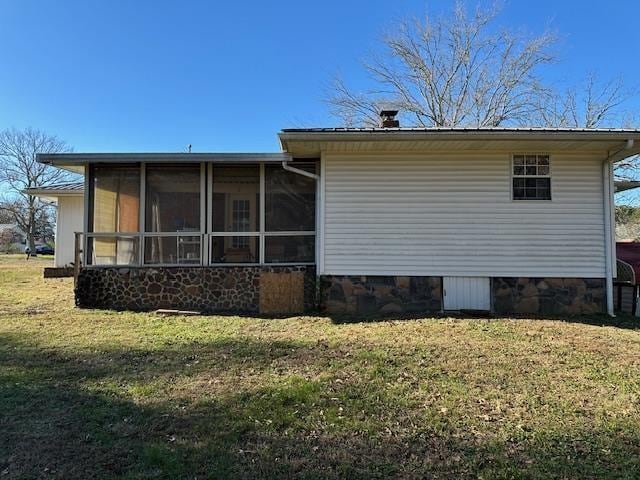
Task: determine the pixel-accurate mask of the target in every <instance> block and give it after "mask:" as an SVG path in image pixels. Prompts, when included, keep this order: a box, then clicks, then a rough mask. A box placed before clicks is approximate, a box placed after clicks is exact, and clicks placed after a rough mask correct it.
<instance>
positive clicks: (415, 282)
mask: <svg viewBox="0 0 640 480" xmlns="http://www.w3.org/2000/svg"><path fill="white" fill-rule="evenodd" d="M320 298H321V308H322V309H323V311H325V312H327V313H329V314H361V315H375V314H401V313H420V312H438V311H440V310H441V309H442V279H441V278H440V277H408V276H371V275H369V276H342V275H329V276H324V277H322V281H321V293H320Z"/></svg>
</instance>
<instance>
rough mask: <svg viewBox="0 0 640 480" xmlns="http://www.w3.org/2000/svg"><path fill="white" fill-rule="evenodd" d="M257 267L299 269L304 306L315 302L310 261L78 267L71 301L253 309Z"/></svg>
mask: <svg viewBox="0 0 640 480" xmlns="http://www.w3.org/2000/svg"><path fill="white" fill-rule="evenodd" d="M261 272H279V273H289V272H303V273H304V308H305V311H312V310H315V308H316V277H315V267H312V266H292V267H285V266H282V267H278V266H273V267H260V266H247V267H142V268H139V267H131V268H125V267H99V268H83V269H81V270H80V273H79V276H78V282H77V285H76V290H75V295H76V305H77V306H79V307H85V308H107V309H112V310H139V311H140V310H142V311H144V310H156V309H160V308H166V309H179V310H195V311H198V312H208V313H216V312H218V313H221V312H229V313H258V312H259V302H260V273H261Z"/></svg>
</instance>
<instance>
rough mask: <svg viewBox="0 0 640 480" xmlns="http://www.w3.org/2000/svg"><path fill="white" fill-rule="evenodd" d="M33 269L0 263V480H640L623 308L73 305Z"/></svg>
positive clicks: (633, 368) (635, 365) (631, 341)
mask: <svg viewBox="0 0 640 480" xmlns="http://www.w3.org/2000/svg"><path fill="white" fill-rule="evenodd" d="M48 262H50V260H43V259H41V258H38V259H32V260H30V261H29V262H26V261H25V260H24V258H23V256H0V478H2V479H4V478H12V479H13V478H16V479H17V478H20V479H29V478H59V479H76V478H78V479H80V478H82V479H85V478H128V479H154V478H166V479H182V478H184V479H196V478H197V479H202V478H225V479H226V478H247V479H250V478H318V479H319V478H350V479H360V478H362V479H371V478H446V479H450V478H484V479H492V478H541V479H543V478H544V479H547V478H629V479H631V478H639V477H640V325H638V324H635V323H633V322H632V321H630V320H629V319H626V320H624V319H621V320H617V321H616V322H609V321H608V320H607V319H606V318H604V317H602V318H591V319H583V321H567V322H563V321H551V320H509V319H501V320H491V321H488V320H473V319H424V320H406V321H391V322H379V323H349V324H335V323H333V322H332V321H331V320H330V319H328V318H319V317H296V318H289V319H282V320H264V319H259V318H239V317H170V318H161V317H158V316H155V315H153V314H138V313H118V312H104V311H92V310H77V309H75V308H74V307H73V299H72V280H71V279H50V280H44V279H42V278H41V276H42V267H43V266H44V265H47V264H48ZM599 323H601V324H602V323H606V325H604V326H603V325H599Z"/></svg>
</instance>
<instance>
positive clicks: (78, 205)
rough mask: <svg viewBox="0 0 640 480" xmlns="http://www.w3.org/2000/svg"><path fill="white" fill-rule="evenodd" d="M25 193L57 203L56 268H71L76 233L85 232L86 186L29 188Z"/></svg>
mask: <svg viewBox="0 0 640 480" xmlns="http://www.w3.org/2000/svg"><path fill="white" fill-rule="evenodd" d="M25 193H28V194H30V195H35V196H37V197H40V198H43V199H46V200H49V201H52V202H55V204H56V210H57V212H56V231H55V246H56V248H55V258H54V264H55V266H56V267H65V266H69V265H71V264H72V263H73V262H74V232H82V231H83V228H84V227H83V223H82V222H83V218H84V200H83V198H84V184H83V183H82V182H71V183H58V184H55V185H47V186H42V187H37V188H29V189H26V190H25Z"/></svg>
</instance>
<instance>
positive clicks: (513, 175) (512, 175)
mask: <svg viewBox="0 0 640 480" xmlns="http://www.w3.org/2000/svg"><path fill="white" fill-rule="evenodd" d="M532 156H535V157H536V169H537V167H539V165H538V159H539V157H547V159H548V167H549V171H548V173H547V174H546V175H539V174H538V173H537V171H536V174H535V175H531V174H527V173H526V157H532ZM516 157H523V159H524V162H525V163H524V164H523V167H524V168H525V173H523V174H518V175H516V173H515V167H516V165H515V159H516ZM552 163H553V162H552V158H551V155H549V154H548V153H531V152H522V153H513V154H512V155H511V162H510V167H509V189H510V195H511V201H512V202H517V203H520V202H551V201H552V200H553V180H552V171H551V164H552ZM516 178H548V179H549V198H515V196H514V188H515V187H514V185H513V180H514V179H516Z"/></svg>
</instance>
